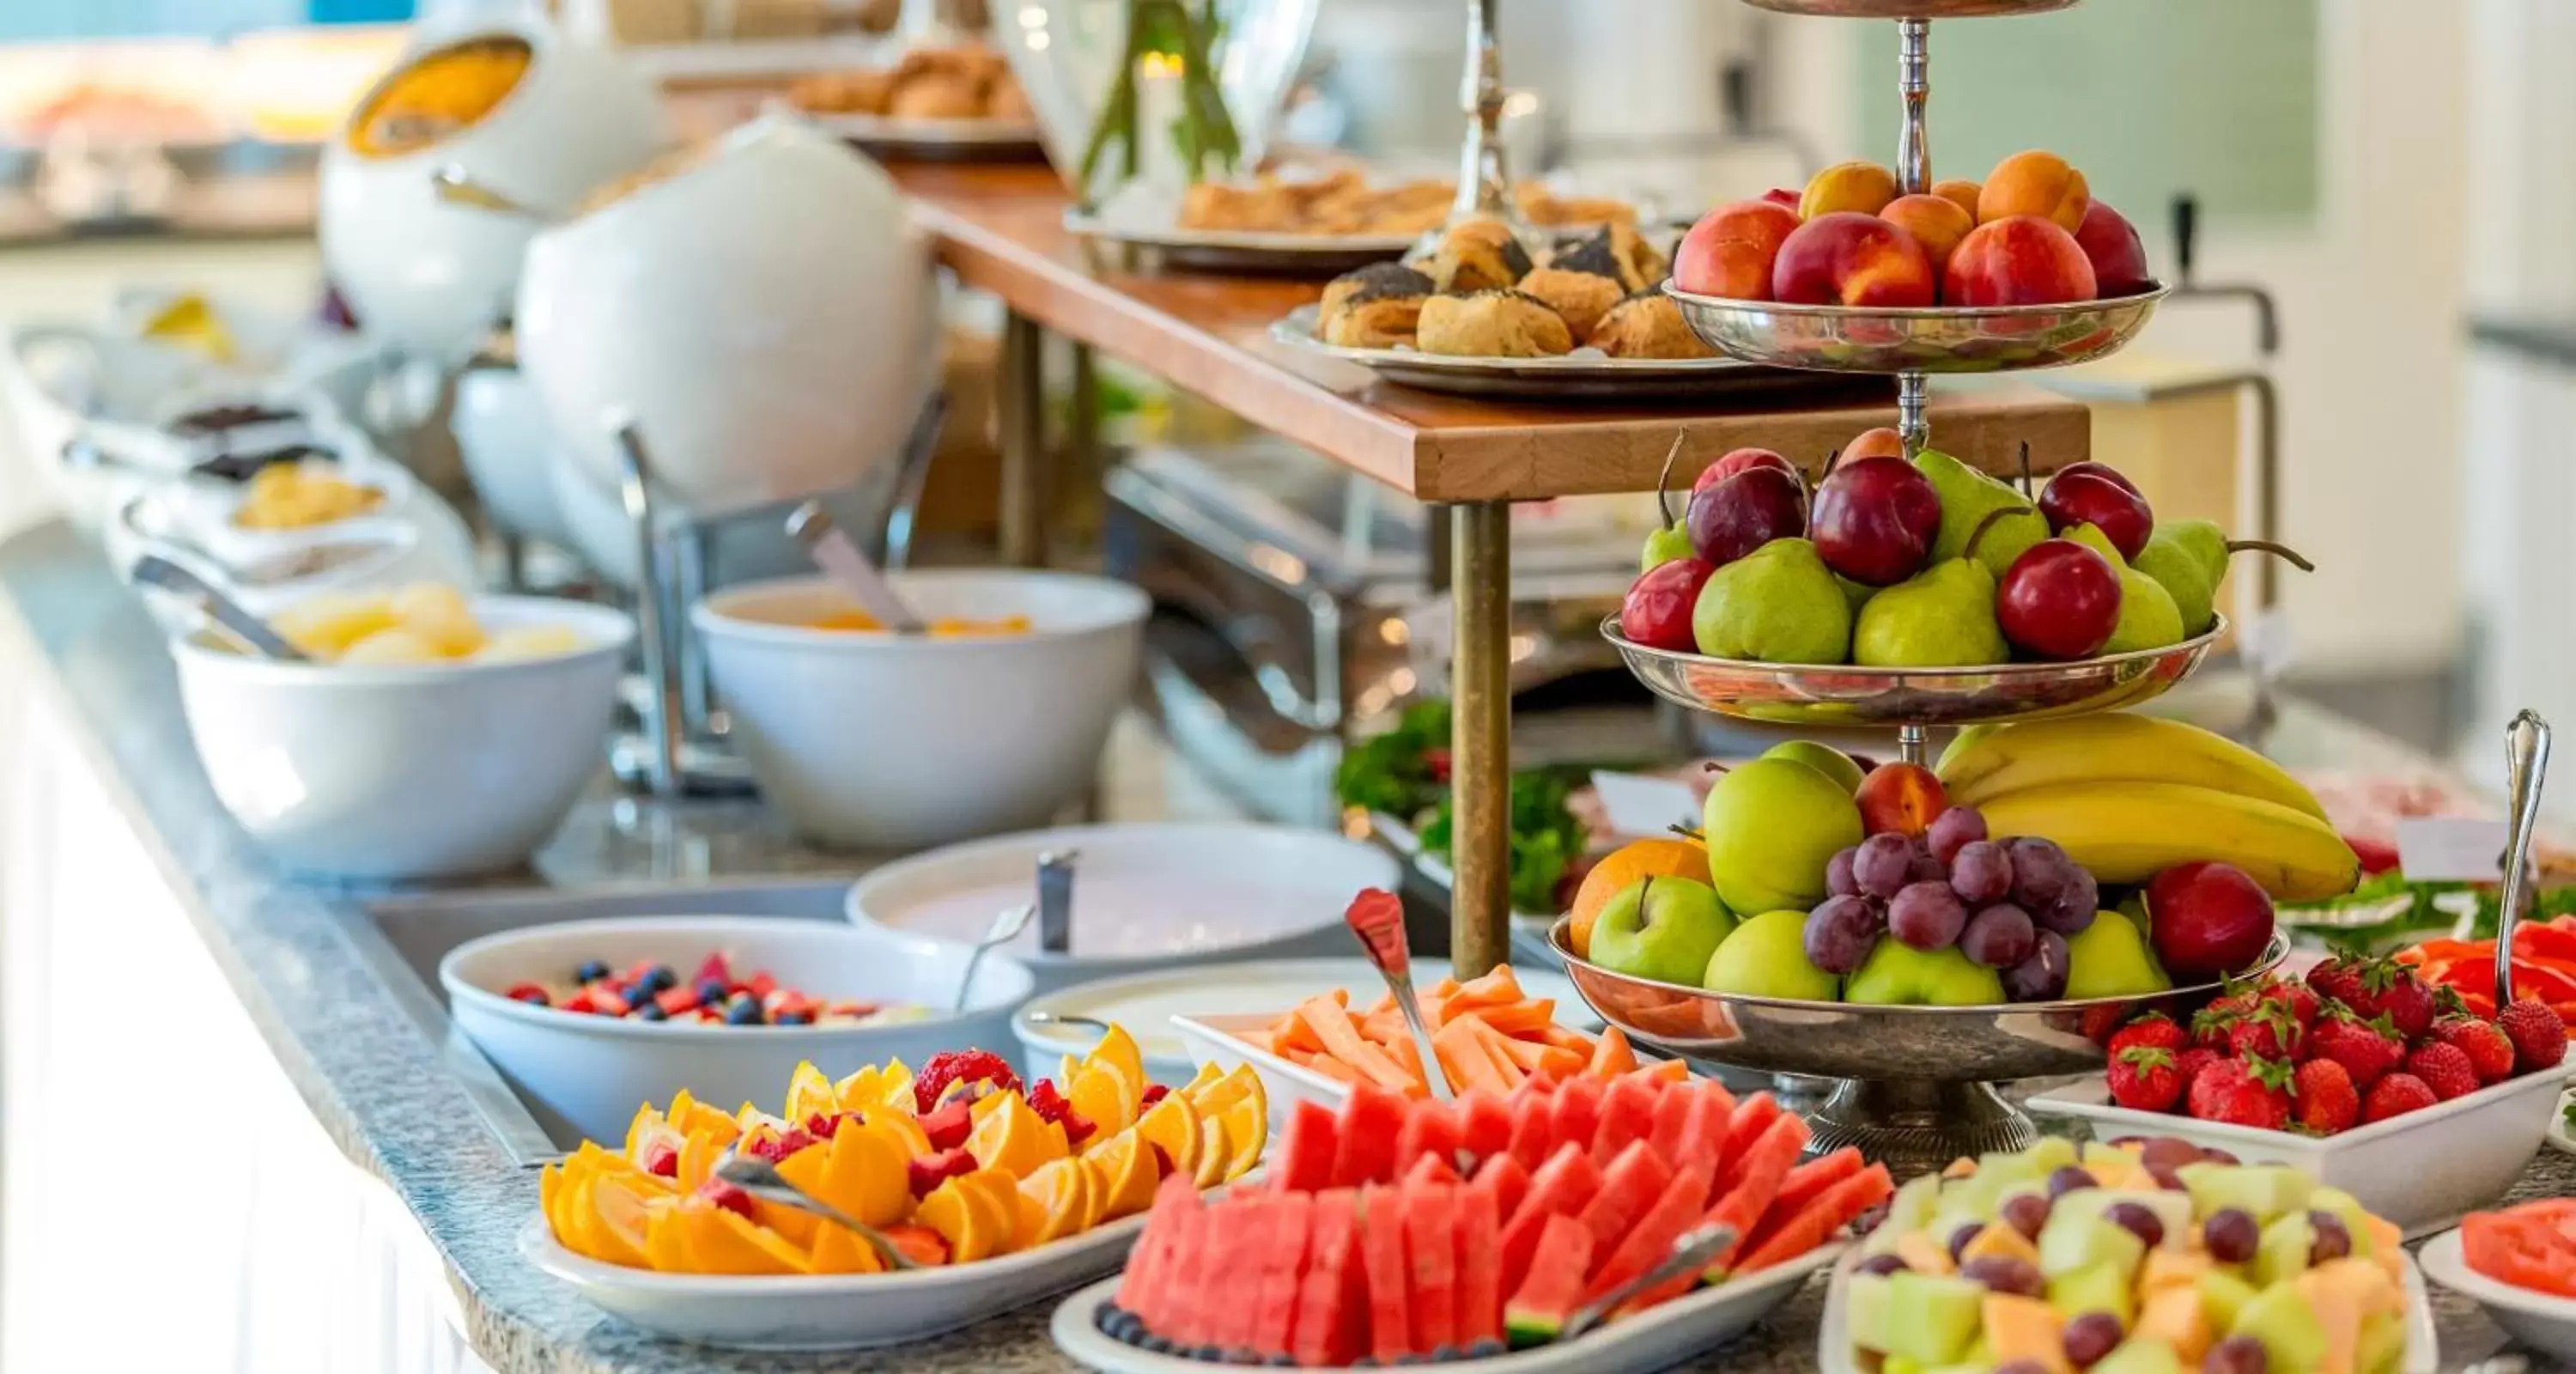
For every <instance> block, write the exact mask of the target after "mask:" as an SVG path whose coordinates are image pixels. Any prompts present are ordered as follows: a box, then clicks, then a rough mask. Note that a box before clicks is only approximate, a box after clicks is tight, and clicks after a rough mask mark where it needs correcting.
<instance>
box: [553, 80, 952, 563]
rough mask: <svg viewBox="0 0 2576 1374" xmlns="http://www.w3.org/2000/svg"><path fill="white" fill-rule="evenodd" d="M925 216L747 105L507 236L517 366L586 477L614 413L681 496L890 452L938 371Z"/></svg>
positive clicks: (814, 136) (594, 474) (852, 159)
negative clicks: (745, 118) (680, 148)
mask: <svg viewBox="0 0 2576 1374" xmlns="http://www.w3.org/2000/svg"><path fill="white" fill-rule="evenodd" d="M936 294H937V288H936V283H935V281H934V279H933V278H932V275H931V271H930V244H929V238H928V236H927V235H926V234H925V233H924V232H923V231H922V230H921V229H920V228H919V226H917V225H915V224H913V223H912V222H911V220H910V217H909V213H908V212H907V210H906V209H905V206H904V200H903V195H902V192H900V191H899V190H897V189H896V187H895V184H894V181H893V179H892V178H890V177H888V176H887V175H886V174H885V172H884V170H883V169H882V168H880V167H878V166H877V165H876V164H875V163H873V162H870V161H868V160H867V159H866V158H864V157H862V156H861V155H859V154H858V153H857V152H855V151H853V150H851V149H850V148H849V147H848V146H847V145H845V144H843V143H842V142H841V141H840V140H838V139H835V138H831V137H829V136H827V135H824V134H822V133H820V132H818V131H816V130H814V129H812V128H810V127H808V126H806V125H804V124H802V123H800V122H798V121H796V120H794V119H792V118H786V117H783V116H764V117H762V118H760V119H757V120H754V121H752V122H751V123H749V124H745V125H743V126H741V127H740V128H737V129H735V130H734V131H733V132H732V133H730V134H727V135H726V136H725V137H724V138H723V139H721V140H719V141H718V142H717V143H716V144H715V145H713V146H712V147H710V148H708V149H705V150H704V151H703V152H701V153H700V154H699V155H698V156H697V157H696V158H695V159H694V160H692V161H689V162H687V163H686V164H684V165H680V166H677V167H674V168H672V169H670V170H669V171H668V172H667V174H666V175H664V176H662V177H661V178H660V179H659V180H656V181H653V182H651V183H649V184H646V185H643V186H640V187H638V188H636V189H634V190H632V191H630V192H628V193H627V194H625V195H623V196H620V197H618V198H617V199H616V200H613V201H610V202H609V203H608V204H606V205H603V206H601V207H599V208H598V209H595V210H592V211H591V212H589V213H588V214H585V215H582V216H581V217H580V218H578V219H574V220H571V221H569V222H567V223H564V224H561V225H557V226H555V227H553V228H551V229H548V230H546V231H545V232H544V233H541V234H539V235H538V236H537V238H536V239H535V241H534V242H532V243H531V244H529V246H528V259H527V275H526V277H525V279H524V280H523V281H522V282H521V283H520V287H519V297H518V310H517V313H516V315H515V317H514V321H513V323H514V324H515V326H516V328H517V331H518V345H519V366H520V368H521V370H523V371H524V372H525V373H526V374H527V377H528V381H529V383H530V385H532V386H533V387H534V388H535V389H536V392H537V394H538V396H539V397H540V398H541V399H542V401H543V402H544V405H545V409H546V414H547V415H548V416H549V417H550V418H551V419H552V421H553V424H554V430H555V433H556V435H557V436H558V437H559V438H560V439H561V440H562V441H563V443H564V444H565V445H566V449H567V451H568V452H569V453H570V454H571V455H572V456H573V457H574V458H575V459H576V460H577V461H578V462H579V463H580V464H581V466H582V468H583V470H584V471H586V472H587V473H588V474H589V476H590V479H591V482H592V484H593V485H594V486H596V487H598V488H600V489H601V490H603V491H606V490H614V489H615V488H616V485H617V475H618V473H619V471H620V464H619V459H618V451H617V447H616V444H615V441H614V439H613V430H614V428H615V426H616V425H617V424H618V423H620V422H622V421H626V420H631V421H633V422H634V424H635V425H636V427H637V429H638V431H639V432H640V433H641V434H642V436H643V438H644V442H645V446H646V448H647V451H648V452H649V453H650V455H651V459H652V463H653V476H654V478H655V480H656V481H657V483H658V484H659V485H660V486H662V487H663V488H665V489H667V490H668V491H669V492H670V493H671V494H672V496H673V497H675V498H676V501H677V504H678V505H680V506H681V507H683V508H685V509H686V510H688V511H689V512H691V513H692V514H695V515H699V516H708V515H718V514H723V513H726V512H728V511H734V510H740V509H743V508H745V507H749V506H757V505H763V504H767V503H770V502H777V501H791V500H798V499H802V498H804V497H808V496H816V495H820V494H821V493H824V492H827V491H834V490H838V489H840V488H842V487H846V486H849V485H851V484H853V483H855V482H858V481H860V480H861V479H863V478H865V477H866V476H868V475H869V473H870V472H871V471H873V470H875V469H877V468H880V467H885V466H889V465H891V464H893V463H894V462H895V460H896V458H897V457H898V455H899V454H900V452H901V450H902V447H903V441H904V437H905V435H906V433H907V432H908V431H909V430H910V428H911V426H912V423H913V419H914V417H915V416H916V415H918V414H919V413H920V410H921V404H922V400H923V398H924V397H926V396H928V395H929V393H930V388H931V386H932V385H934V384H935V382H936V380H937V377H938V362H939V337H938V333H937V329H938V320H937V312H936V309H935V306H936Z"/></svg>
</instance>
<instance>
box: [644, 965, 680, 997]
mask: <svg viewBox="0 0 2576 1374" xmlns="http://www.w3.org/2000/svg"><path fill="white" fill-rule="evenodd" d="M679 985H680V975H678V974H676V973H673V972H672V971H671V966H670V965H669V964H655V965H654V966H653V967H651V968H648V969H646V970H644V977H643V978H642V980H640V981H639V982H638V983H637V984H636V986H637V987H640V988H642V989H644V990H645V991H646V992H660V991H662V990H663V989H665V988H675V987H678V986H679Z"/></svg>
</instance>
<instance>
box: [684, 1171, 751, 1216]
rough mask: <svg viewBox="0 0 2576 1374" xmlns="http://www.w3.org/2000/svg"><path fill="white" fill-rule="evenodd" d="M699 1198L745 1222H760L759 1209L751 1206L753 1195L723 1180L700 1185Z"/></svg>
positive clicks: (715, 1179)
mask: <svg viewBox="0 0 2576 1374" xmlns="http://www.w3.org/2000/svg"><path fill="white" fill-rule="evenodd" d="M698 1196H700V1197H702V1198H705V1199H706V1200H707V1201H709V1202H712V1203H714V1204H715V1205H717V1206H718V1207H722V1208H723V1209H725V1210H726V1211H728V1212H731V1213H733V1214H734V1215H735V1216H738V1217H740V1218H742V1219H743V1220H745V1221H758V1220H760V1211H759V1209H758V1208H755V1207H753V1206H752V1205H751V1194H749V1193H746V1192H744V1191H743V1190H741V1189H740V1188H737V1187H735V1186H733V1185H732V1184H730V1183H727V1182H725V1181H724V1180H723V1179H720V1178H711V1179H708V1180H707V1181H706V1182H704V1183H701V1184H699V1185H698Z"/></svg>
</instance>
